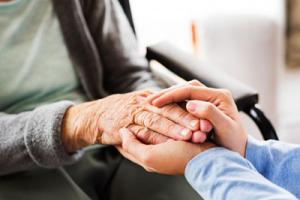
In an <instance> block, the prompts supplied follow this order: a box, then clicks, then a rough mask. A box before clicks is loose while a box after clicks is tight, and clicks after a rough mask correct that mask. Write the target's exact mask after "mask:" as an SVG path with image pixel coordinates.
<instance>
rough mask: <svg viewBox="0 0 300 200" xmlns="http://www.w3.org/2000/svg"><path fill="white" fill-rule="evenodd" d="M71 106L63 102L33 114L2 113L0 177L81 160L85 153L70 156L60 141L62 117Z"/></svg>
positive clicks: (0, 115) (42, 107)
mask: <svg viewBox="0 0 300 200" xmlns="http://www.w3.org/2000/svg"><path fill="white" fill-rule="evenodd" d="M71 105H72V103H71V102H68V101H62V102H58V103H54V104H50V105H45V106H41V107H38V108H36V109H35V110H33V111H31V112H23V113H20V114H6V113H0V141H1V145H0V155H1V156H0V175H5V174H9V173H13V172H17V171H22V170H29V169H31V168H34V167H45V168H55V167H59V166H61V165H66V164H71V163H73V162H75V161H76V160H77V159H79V157H80V156H81V154H82V153H81V152H77V153H74V154H72V155H69V154H67V152H65V150H64V147H63V145H62V141H61V139H60V131H61V130H60V129H61V124H62V120H63V116H64V113H65V111H66V110H67V108H68V107H70V106H71Z"/></svg>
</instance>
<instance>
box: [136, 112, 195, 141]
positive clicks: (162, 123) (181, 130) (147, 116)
mask: <svg viewBox="0 0 300 200" xmlns="http://www.w3.org/2000/svg"><path fill="white" fill-rule="evenodd" d="M134 123H135V124H138V125H140V126H144V127H147V128H149V129H151V130H153V131H155V132H157V133H160V134H163V135H165V136H167V137H171V138H173V139H177V140H189V139H190V138H191V136H192V131H191V130H190V129H188V128H185V127H183V126H180V125H178V124H176V123H174V122H173V121H171V120H169V119H167V118H166V117H163V116H161V115H159V114H156V113H153V112H149V111H146V110H144V111H140V112H138V113H137V114H136V115H135V117H134Z"/></svg>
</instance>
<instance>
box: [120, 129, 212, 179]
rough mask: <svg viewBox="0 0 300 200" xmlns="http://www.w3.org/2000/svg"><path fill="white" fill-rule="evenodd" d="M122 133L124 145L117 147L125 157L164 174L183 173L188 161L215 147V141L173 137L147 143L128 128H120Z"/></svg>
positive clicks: (152, 170) (146, 168)
mask: <svg viewBox="0 0 300 200" xmlns="http://www.w3.org/2000/svg"><path fill="white" fill-rule="evenodd" d="M120 134H121V136H122V147H117V149H118V150H119V152H120V153H121V154H122V155H123V156H124V157H126V158H128V159H129V160H131V161H133V162H135V163H136V164H138V165H140V166H142V167H143V168H144V169H145V170H147V171H149V172H157V173H162V174H170V175H180V174H183V173H184V170H185V168H186V165H187V163H188V162H189V161H190V160H191V159H192V158H193V157H195V156H196V155H198V154H199V153H202V152H204V151H206V150H208V149H210V148H213V147H215V145H214V144H213V143H209V142H205V143H202V144H194V143H190V142H186V141H176V140H173V139H168V140H167V141H166V142H164V143H161V144H155V145H146V144H143V143H142V142H140V141H139V140H138V139H137V138H136V137H135V135H134V133H133V132H131V131H129V130H128V129H126V128H123V129H120Z"/></svg>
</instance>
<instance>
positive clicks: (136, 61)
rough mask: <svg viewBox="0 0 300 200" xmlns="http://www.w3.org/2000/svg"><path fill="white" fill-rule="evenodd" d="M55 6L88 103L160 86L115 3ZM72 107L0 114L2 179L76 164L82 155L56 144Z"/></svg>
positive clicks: (61, 1) (63, 0)
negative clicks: (111, 94) (65, 115)
mask: <svg viewBox="0 0 300 200" xmlns="http://www.w3.org/2000/svg"><path fill="white" fill-rule="evenodd" d="M53 2H54V7H55V9H56V12H57V14H58V18H59V21H60V25H61V28H62V31H63V34H64V38H65V42H66V44H67V48H68V51H69V54H70V57H71V60H72V62H73V65H74V68H75V69H76V72H77V74H78V77H79V79H80V81H81V84H82V86H83V88H84V90H85V92H86V94H87V96H88V97H89V98H90V99H97V98H101V97H104V96H106V95H107V94H109V93H116V92H117V93H120V92H121V93H124V92H129V91H134V90H140V89H145V88H157V87H158V85H157V83H156V82H155V81H154V80H153V79H152V75H151V73H150V72H149V69H148V63H147V61H146V60H145V58H144V57H143V56H141V55H140V54H139V53H138V50H137V45H136V39H135V36H134V34H133V32H132V30H131V28H130V26H129V23H128V22H127V21H126V17H125V15H124V13H123V12H122V9H121V7H120V5H119V4H118V3H117V1H115V0H89V1H80V0H73V1H69V0H53ZM0 73H1V72H0ZM71 105H72V102H68V101H62V102H57V103H54V104H49V105H45V106H41V107H38V108H36V109H35V110H33V111H30V112H24V113H20V114H6V113H0V175H4V174H9V173H12V172H16V171H22V170H28V169H31V168H34V167H45V168H55V167H58V166H62V165H66V164H71V163H74V162H75V161H76V160H78V159H79V158H80V156H81V154H82V152H77V153H75V154H73V155H68V154H67V153H66V152H65V150H64V147H63V145H62V142H61V140H60V128H61V124H62V120H63V116H64V113H65V111H66V109H67V108H68V107H70V106H71Z"/></svg>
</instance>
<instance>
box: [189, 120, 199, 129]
mask: <svg viewBox="0 0 300 200" xmlns="http://www.w3.org/2000/svg"><path fill="white" fill-rule="evenodd" d="M198 122H199V121H198V120H192V121H191V122H190V125H191V127H193V128H196V127H197V125H198Z"/></svg>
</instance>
